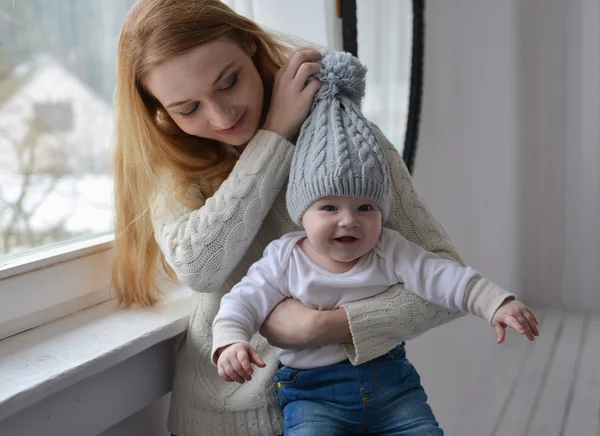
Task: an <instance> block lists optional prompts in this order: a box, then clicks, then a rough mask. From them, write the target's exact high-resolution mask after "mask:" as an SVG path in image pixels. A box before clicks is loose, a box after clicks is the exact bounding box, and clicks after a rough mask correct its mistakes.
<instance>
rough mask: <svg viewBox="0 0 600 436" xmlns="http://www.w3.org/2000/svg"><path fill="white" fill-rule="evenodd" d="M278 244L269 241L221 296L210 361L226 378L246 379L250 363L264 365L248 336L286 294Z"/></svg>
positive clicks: (254, 331)
mask: <svg viewBox="0 0 600 436" xmlns="http://www.w3.org/2000/svg"><path fill="white" fill-rule="evenodd" d="M280 247H281V242H280V241H274V242H272V243H271V244H269V246H268V247H267V248H266V250H265V254H264V256H263V258H262V259H261V260H259V261H258V262H256V263H255V264H254V265H252V266H251V267H250V269H249V270H248V274H247V275H246V276H245V277H244V278H243V279H242V280H241V281H240V282H239V283H238V284H237V285H235V286H234V287H233V288H232V289H231V291H230V292H229V293H228V294H226V295H225V296H223V298H222V299H221V307H220V309H219V312H218V313H217V316H216V317H215V319H214V321H213V345H212V361H213V363H216V365H217V367H218V370H219V375H221V378H223V379H224V380H226V381H239V382H240V383H243V380H250V375H251V367H250V362H252V363H255V364H257V365H258V366H264V362H263V361H262V359H261V358H260V356H258V354H256V353H255V352H254V351H253V350H252V348H251V347H250V339H251V338H252V336H253V335H254V333H256V332H257V331H258V329H259V327H260V326H261V325H262V323H263V322H264V320H265V318H266V317H267V316H268V315H269V313H271V311H272V310H273V308H274V307H275V306H276V305H277V304H279V303H280V302H281V301H282V300H283V299H284V298H286V297H288V296H289V295H286V291H285V290H284V285H283V281H284V275H283V272H282V271H281V265H280V263H279V259H280V255H281V253H280V249H279V248H280ZM248 368H250V371H248Z"/></svg>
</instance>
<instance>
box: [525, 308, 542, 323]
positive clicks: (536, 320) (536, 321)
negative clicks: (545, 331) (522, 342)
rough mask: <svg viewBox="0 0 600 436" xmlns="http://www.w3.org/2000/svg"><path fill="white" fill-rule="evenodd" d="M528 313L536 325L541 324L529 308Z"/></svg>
mask: <svg viewBox="0 0 600 436" xmlns="http://www.w3.org/2000/svg"><path fill="white" fill-rule="evenodd" d="M527 312H529V314H530V315H531V316H532V317H533V319H534V320H535V324H536V325H537V324H539V323H540V322H539V321H538V319H537V318H536V317H535V315H534V314H533V312H532V311H531V309H530V308H529V307H528V308H527Z"/></svg>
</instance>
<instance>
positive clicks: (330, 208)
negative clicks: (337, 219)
mask: <svg viewBox="0 0 600 436" xmlns="http://www.w3.org/2000/svg"><path fill="white" fill-rule="evenodd" d="M323 210H324V211H325V212H335V211H336V208H335V206H331V205H327V206H323Z"/></svg>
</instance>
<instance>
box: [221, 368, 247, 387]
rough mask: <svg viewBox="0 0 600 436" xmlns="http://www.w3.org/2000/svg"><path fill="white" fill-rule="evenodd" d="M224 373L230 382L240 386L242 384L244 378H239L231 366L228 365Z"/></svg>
mask: <svg viewBox="0 0 600 436" xmlns="http://www.w3.org/2000/svg"><path fill="white" fill-rule="evenodd" d="M225 373H226V374H227V376H228V377H229V378H230V379H231V381H235V382H238V383H241V384H244V381H245V380H244V378H243V377H241V376H240V375H239V374H238V373H237V371H236V370H235V369H234V368H233V366H231V365H228V366H226V367H225Z"/></svg>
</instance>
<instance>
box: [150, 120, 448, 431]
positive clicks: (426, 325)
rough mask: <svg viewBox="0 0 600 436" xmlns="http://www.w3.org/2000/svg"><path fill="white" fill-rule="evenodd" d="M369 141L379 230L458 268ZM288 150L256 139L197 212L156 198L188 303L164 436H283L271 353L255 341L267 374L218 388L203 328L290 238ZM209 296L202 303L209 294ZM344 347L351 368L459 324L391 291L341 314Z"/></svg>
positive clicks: (435, 226)
mask: <svg viewBox="0 0 600 436" xmlns="http://www.w3.org/2000/svg"><path fill="white" fill-rule="evenodd" d="M371 128H372V131H373V134H374V135H375V136H376V139H377V141H378V142H379V144H380V145H381V147H382V151H383V154H384V156H385V159H386V160H387V162H388V165H389V168H390V172H391V178H392V183H391V190H392V195H393V201H392V208H391V213H390V218H389V220H388V221H387V223H386V224H385V225H386V227H389V228H391V229H394V230H397V231H399V232H400V233H402V234H403V235H404V236H405V237H407V238H408V239H409V240H410V241H411V242H414V243H416V244H419V245H421V246H423V247H424V248H425V249H427V250H429V251H432V252H434V253H436V254H438V255H439V256H441V257H444V258H448V259H455V260H457V261H460V258H459V257H458V255H457V253H456V251H455V248H454V247H453V246H452V244H451V242H450V241H449V240H448V237H447V235H446V233H445V232H444V230H443V229H442V227H441V226H440V225H439V223H438V222H437V221H436V220H435V219H434V218H433V217H432V216H431V214H430V213H429V211H428V209H427V206H426V205H425V203H424V202H423V200H422V199H421V198H420V197H419V196H418V195H417V193H416V192H415V191H414V187H413V183H412V179H411V178H410V175H409V174H408V171H407V169H406V167H405V165H404V163H403V162H402V159H401V158H400V155H399V154H398V152H397V151H396V149H395V148H394V147H393V146H392V145H391V144H390V143H389V141H387V139H386V138H385V137H384V136H383V134H382V133H381V132H380V131H379V130H378V129H377V127H376V126H373V125H371ZM292 152H293V146H292V144H290V143H289V142H288V141H286V140H285V139H283V138H281V137H280V136H278V135H277V134H275V133H272V132H265V131H259V132H257V134H256V135H255V137H254V138H253V139H252V141H250V143H249V144H248V146H247V147H246V150H245V151H244V152H243V153H242V154H241V156H240V159H239V161H238V163H237V164H236V166H235V168H234V170H233V171H232V173H231V175H230V176H229V178H228V179H227V180H226V181H225V182H224V183H223V185H222V186H221V188H220V189H219V190H218V191H217V193H216V194H215V195H214V196H213V197H211V198H210V199H208V200H207V201H206V204H205V205H204V206H203V207H201V208H199V209H198V210H190V209H188V208H186V207H184V206H182V205H179V204H177V203H176V202H175V201H174V200H173V199H172V198H171V197H172V193H171V192H163V193H159V194H158V195H156V196H155V200H154V202H153V208H152V218H153V224H154V228H155V230H156V239H157V241H158V243H159V245H160V247H161V249H162V250H163V252H164V253H165V255H166V257H167V259H168V261H169V263H170V264H171V265H173V267H174V268H175V270H176V272H177V274H179V276H180V277H181V279H182V281H184V282H185V283H186V284H188V285H189V286H190V287H191V288H193V289H196V290H199V291H204V292H199V293H197V294H195V298H196V301H195V305H194V308H193V311H192V315H191V317H190V324H189V328H188V332H187V334H186V335H185V337H184V338H183V340H182V342H181V343H180V345H179V348H178V352H177V359H176V363H175V376H174V380H173V394H172V397H171V411H170V415H169V430H170V431H171V432H172V433H174V434H177V435H179V436H213V435H215V436H217V435H222V436H235V435H239V436H253V435H256V436H274V435H279V434H282V433H283V420H282V416H281V411H280V409H279V405H278V399H277V392H276V389H275V386H274V382H273V377H274V376H275V372H276V371H277V359H276V356H275V352H274V349H273V348H272V347H271V346H269V344H268V343H267V342H266V340H265V339H264V338H262V337H261V336H260V335H258V334H257V335H255V336H254V337H253V338H252V341H251V343H252V346H253V347H254V348H255V350H256V351H257V352H258V353H259V354H260V355H261V356H262V357H263V359H264V360H265V362H266V363H267V368H264V369H260V370H258V371H255V373H254V375H253V379H252V381H251V382H248V383H245V384H243V385H240V384H238V383H226V382H223V381H222V380H221V379H220V378H219V376H218V374H217V371H216V369H215V367H214V366H213V365H212V362H211V355H210V354H211V353H210V352H211V345H212V329H211V326H212V322H213V320H214V318H215V316H216V314H217V312H218V310H219V305H220V300H221V298H222V296H223V295H224V294H225V293H226V292H228V291H229V290H230V289H231V288H232V287H233V285H234V284H236V283H237V282H238V281H239V280H241V279H242V277H243V276H244V275H245V274H246V272H247V271H248V268H249V267H250V265H252V264H253V263H254V262H256V261H257V260H259V259H260V258H261V257H262V253H263V251H264V249H265V247H266V246H267V245H268V244H269V243H270V242H271V241H273V240H274V239H277V238H279V237H281V236H282V235H283V234H285V233H289V232H292V231H296V230H299V228H298V227H297V226H296V225H295V224H294V223H293V221H292V220H291V218H290V216H289V214H288V212H287V207H286V195H285V194H286V186H285V184H286V181H287V175H288V172H289V168H290V163H291V159H292ZM209 291H210V292H211V293H208V292H209ZM345 308H346V311H347V312H348V319H349V323H350V330H351V332H352V335H353V341H354V342H353V344H352V345H347V346H345V347H344V348H345V350H346V352H347V353H348V355H349V357H350V358H351V359H352V362H353V363H354V364H357V363H362V362H365V361H368V360H371V359H374V358H376V357H379V356H380V355H382V354H384V353H386V352H387V351H389V350H390V349H392V348H393V347H394V346H395V345H397V344H398V343H400V342H401V341H403V340H407V339H411V338H413V337H415V336H417V335H418V334H420V333H423V332H425V331H427V330H429V329H431V328H433V327H435V326H437V325H440V324H443V323H445V322H448V321H450V320H451V319H454V318H456V317H458V316H460V315H458V314H451V313H449V312H448V311H446V310H444V309H442V308H440V307H438V306H435V305H433V304H429V303H426V302H425V301H424V300H422V299H420V298H418V297H416V296H415V295H414V294H411V293H409V292H407V291H405V290H404V288H403V287H402V286H401V285H398V286H394V287H393V288H391V289H390V290H388V291H386V292H385V293H383V294H381V295H379V296H377V297H374V298H370V299H367V300H363V301H360V302H355V303H351V304H348V305H346V306H345Z"/></svg>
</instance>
